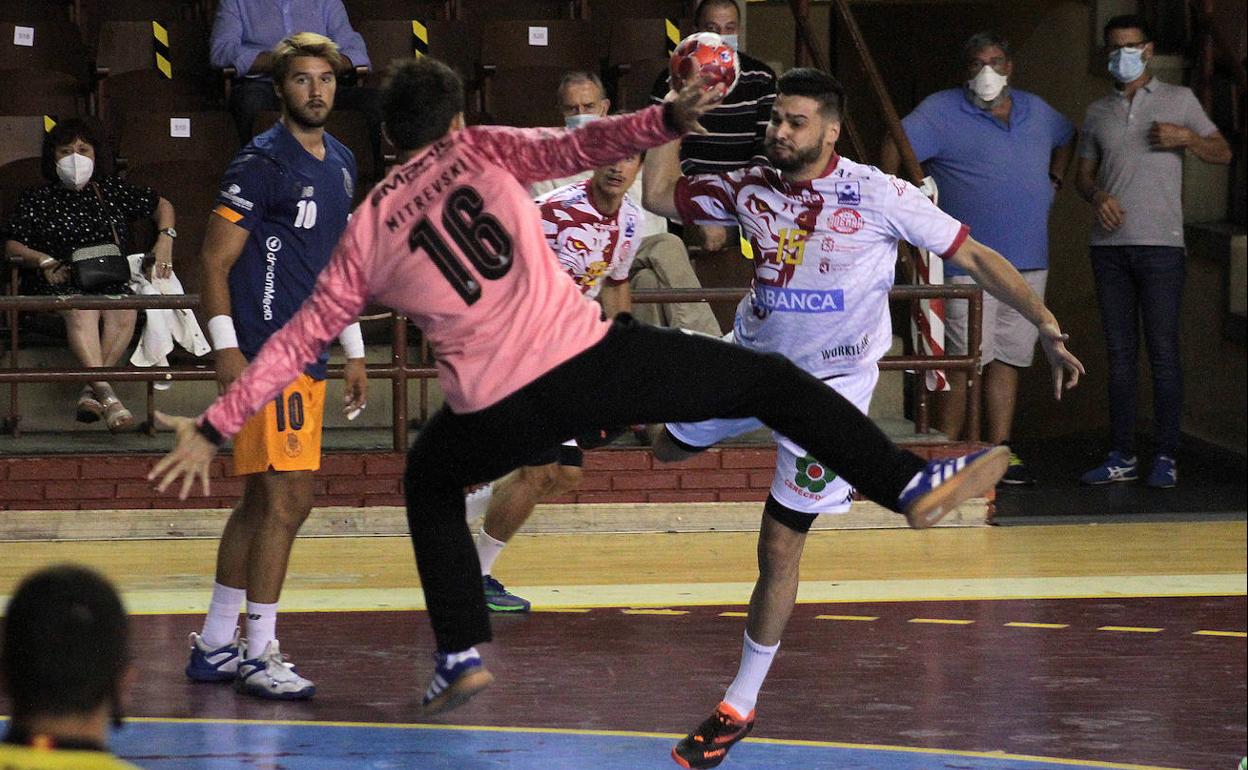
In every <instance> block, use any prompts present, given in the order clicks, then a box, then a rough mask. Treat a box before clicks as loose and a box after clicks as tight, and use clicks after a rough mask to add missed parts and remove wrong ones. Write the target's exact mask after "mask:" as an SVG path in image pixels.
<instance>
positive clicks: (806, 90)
mask: <svg viewBox="0 0 1248 770" xmlns="http://www.w3.org/2000/svg"><path fill="white" fill-rule="evenodd" d="M776 95H777V96H805V97H807V98H810V99H814V100H815V101H817V102H819V111H820V112H821V113H823V115H824V117H829V118H834V119H836V120H840V119H841V118H842V117H844V115H845V88H844V86H842V85H841V83H840V81H839V80H837V79H836V78H834V77H832V76H831V75H829V74H828V73H826V72H824V71H823V70H818V69H815V68H814V67H794V68H793V69H791V70H789V71H788V72H786V73H784V74H783V75H781V76H780V79H779V80H777V81H776Z"/></svg>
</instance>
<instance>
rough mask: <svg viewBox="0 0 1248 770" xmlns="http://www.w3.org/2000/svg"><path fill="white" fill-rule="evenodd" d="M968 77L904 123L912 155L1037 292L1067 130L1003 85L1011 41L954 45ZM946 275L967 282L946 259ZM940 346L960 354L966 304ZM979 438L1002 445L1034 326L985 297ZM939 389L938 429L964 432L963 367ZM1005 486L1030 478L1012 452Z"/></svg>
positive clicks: (957, 214)
mask: <svg viewBox="0 0 1248 770" xmlns="http://www.w3.org/2000/svg"><path fill="white" fill-rule="evenodd" d="M962 54H963V60H964V61H965V63H966V77H967V79H966V82H965V83H964V84H963V85H962V86H961V87H958V88H950V89H947V90H945V91H937V92H936V93H934V94H932V95H931V96H929V97H927V98H926V99H924V100H923V102H922V103H921V104H919V106H918V107H916V108H915V110H914V112H911V113H910V114H909V115H907V116H906V118H905V119H904V120H903V121H902V127H903V128H904V129H905V132H906V137H907V138H908V139H909V140H910V144H911V145H912V146H913V147H914V154H915V156H916V157H917V159H918V161H919V162H920V163H922V164H924V168H925V170H926V171H927V173H928V174H930V175H931V176H932V178H933V179H935V180H936V186H937V188H938V190H939V205H940V207H941V208H942V209H944V210H945V211H946V212H948V213H949V214H950V215H952V216H953V217H954V218H955V219H958V220H961V221H962V222H965V223H966V224H968V225H970V227H971V232H972V233H974V234H975V238H976V239H977V240H979V241H980V242H981V243H984V244H986V245H988V246H991V247H992V248H994V249H996V250H997V251H999V252H1000V253H1001V254H1002V255H1004V256H1005V258H1006V259H1008V260H1009V261H1010V264H1012V265H1014V267H1015V268H1017V269H1018V271H1019V272H1020V273H1021V274H1022V275H1023V277H1024V278H1025V279H1027V282H1028V283H1029V284H1030V285H1031V287H1032V289H1033V290H1034V291H1035V292H1036V294H1038V295H1040V296H1041V297H1043V296H1044V286H1045V282H1046V279H1047V277H1048V272H1049V208H1050V207H1051V206H1052V204H1053V197H1054V194H1055V193H1056V192H1057V190H1059V189H1060V188H1061V186H1062V180H1063V178H1064V177H1065V175H1066V170H1067V168H1068V167H1069V166H1070V161H1071V158H1072V156H1073V154H1074V143H1075V127H1074V125H1072V124H1071V122H1070V121H1069V120H1067V119H1066V118H1065V117H1063V116H1062V115H1061V114H1060V113H1058V112H1057V111H1056V110H1054V109H1053V108H1052V107H1050V106H1049V105H1048V104H1046V103H1045V102H1044V100H1043V99H1041V98H1040V97H1038V96H1036V95H1035V94H1032V93H1028V92H1026V91H1022V90H1019V89H1017V88H1011V87H1010V85H1009V80H1010V77H1011V76H1012V75H1013V74H1014V61H1013V59H1012V58H1011V56H1010V44H1009V43H1008V42H1007V41H1006V40H1004V39H1003V38H1001V37H999V36H997V35H994V34H992V33H988V32H983V33H979V34H977V35H972V36H971V38H970V39H969V40H967V42H966V44H965V45H964V46H963V48H962ZM899 165H900V160H899V157H898V151H897V147H896V145H895V144H894V143H893V142H892V140H891V139H887V140H885V143H884V147H883V150H882V158H881V162H880V167H881V168H882V169H883V170H884V171H887V172H889V173H896V171H897V168H898V166H899ZM946 270H947V274H946V282H948V283H954V284H973V283H974V281H973V280H972V279H971V278H970V276H967V275H964V274H962V273H961V272H960V271H959V270H958V269H957V268H956V267H954V266H953V265H948V264H947V263H946ZM945 307H946V311H947V317H946V326H945V331H946V334H947V339H946V343H947V344H946V349H947V351H948V352H949V353H950V354H951V355H966V351H967V339H966V338H967V328H966V320H967V318H966V317H967V303H966V301H965V300H959V301H948V302H946V303H945ZM983 308H984V320H983V354H982V359H981V366H983V371H984V390H983V394H984V398H983V407H984V412H985V426H986V435H985V436H984V438H985V440H987V441H991V442H992V443H994V444H1008V443H1009V441H1010V433H1011V430H1012V426H1013V423H1014V410H1015V403H1016V399H1017V395H1018V372H1019V370H1020V369H1025V368H1027V367H1028V366H1030V365H1031V360H1032V356H1033V353H1034V352H1035V347H1036V331H1035V327H1034V326H1032V325H1031V324H1029V323H1027V322H1026V320H1025V319H1023V318H1022V316H1020V315H1018V313H1017V312H1016V311H1014V309H1013V308H1010V307H1009V306H1008V305H1005V304H1004V303H1001V302H998V301H997V300H996V299H995V298H993V297H992V296H991V295H988V294H985V295H984V306H983ZM948 375H949V384H950V388H951V389H950V391H949V392H948V393H944V394H941V401H940V405H941V410H940V417H939V427H940V430H941V431H943V432H944V433H946V434H948V435H949V436H950V437H951V438H955V439H956V438H958V437H959V434H961V433H962V429H963V423H964V421H965V416H966V415H965V412H966V373H965V372H960V371H951V372H949V373H948ZM1002 483H1004V484H1034V483H1035V478H1034V477H1033V476H1032V475H1031V473H1030V471H1029V470H1028V469H1027V467H1026V466H1025V465H1023V463H1022V461H1021V460H1019V459H1018V456H1017V455H1016V454H1013V453H1011V455H1010V468H1009V470H1008V471H1007V472H1006V475H1005V477H1004V478H1003V479H1002Z"/></svg>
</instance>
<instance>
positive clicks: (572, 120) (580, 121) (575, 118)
mask: <svg viewBox="0 0 1248 770" xmlns="http://www.w3.org/2000/svg"><path fill="white" fill-rule="evenodd" d="M597 119H598V116H597V115H595V114H593V113H583V114H580V115H569V116H567V117H566V118H564V119H563V125H564V126H566V127H567V128H568V130H570V131H575V130H576V129H578V128H580V127H581V126H583V125H585V124H586V123H592V122H594V121H595V120H597Z"/></svg>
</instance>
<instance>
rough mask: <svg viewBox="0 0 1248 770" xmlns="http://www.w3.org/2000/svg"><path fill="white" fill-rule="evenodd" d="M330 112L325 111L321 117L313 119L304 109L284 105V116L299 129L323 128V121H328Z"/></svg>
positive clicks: (288, 103) (309, 112)
mask: <svg viewBox="0 0 1248 770" xmlns="http://www.w3.org/2000/svg"><path fill="white" fill-rule="evenodd" d="M327 106H328V104H327ZM329 113H330V110H329V109H326V110H325V114H324V116H322V117H319V118H318V117H315V116H313V115H312V114H311V111H310V110H308V109H307V108H306V107H296V106H294V105H293V104H291V103H290V102H287V103H286V115H287V116H288V117H289V118H290V120H291V121H293V122H294V123H295V124H296V125H298V126H299V127H300V128H323V127H324V126H325V121H326V120H328V119H329Z"/></svg>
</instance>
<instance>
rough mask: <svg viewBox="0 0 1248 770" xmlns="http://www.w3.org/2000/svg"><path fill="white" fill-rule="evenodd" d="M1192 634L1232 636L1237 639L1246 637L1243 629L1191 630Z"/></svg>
mask: <svg viewBox="0 0 1248 770" xmlns="http://www.w3.org/2000/svg"><path fill="white" fill-rule="evenodd" d="M1192 636H1232V637H1235V638H1237V639H1244V638H1248V633H1244V632H1243V631H1193V632H1192Z"/></svg>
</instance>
